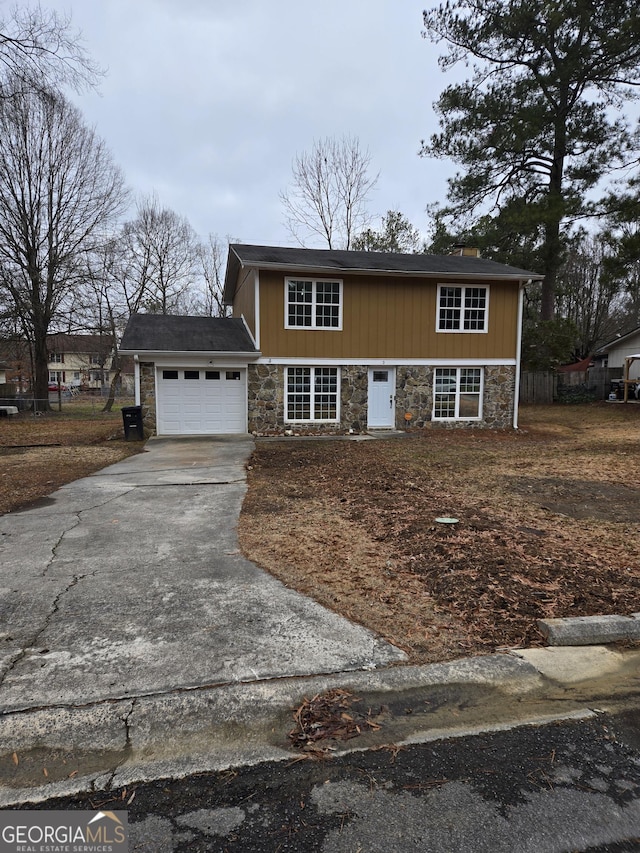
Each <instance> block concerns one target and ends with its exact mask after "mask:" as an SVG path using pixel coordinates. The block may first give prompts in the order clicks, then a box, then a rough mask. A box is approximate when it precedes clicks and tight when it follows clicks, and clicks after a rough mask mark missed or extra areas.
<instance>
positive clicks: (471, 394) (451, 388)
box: [431, 367, 484, 421]
mask: <svg viewBox="0 0 640 853" xmlns="http://www.w3.org/2000/svg"><path fill="white" fill-rule="evenodd" d="M483 391H484V369H483V368H482V367H437V368H436V369H435V370H434V373H433V411H432V414H431V418H432V420H434V421H480V420H482V397H483Z"/></svg>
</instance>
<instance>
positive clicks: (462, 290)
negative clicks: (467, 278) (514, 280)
mask: <svg viewBox="0 0 640 853" xmlns="http://www.w3.org/2000/svg"><path fill="white" fill-rule="evenodd" d="M488 331H489V285H488V284H482V285H477V284H469V285H463V284H439V285H438V293H437V301H436V332H445V333H447V332H458V333H461V334H471V335H474V334H486V333H487V332H488Z"/></svg>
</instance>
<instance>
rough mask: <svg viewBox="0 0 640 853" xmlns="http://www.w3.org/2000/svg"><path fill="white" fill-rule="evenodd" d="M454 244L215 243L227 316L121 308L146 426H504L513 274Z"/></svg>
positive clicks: (515, 314) (515, 350) (515, 330)
mask: <svg viewBox="0 0 640 853" xmlns="http://www.w3.org/2000/svg"><path fill="white" fill-rule="evenodd" d="M539 278H540V276H539V275H537V274H535V273H531V272H528V271H526V270H521V269H516V268H514V267H510V266H506V265H504V264H499V263H496V262H493V261H489V260H485V259H482V258H478V257H473V256H467V255H443V256H440V255H419V254H416V255H402V254H396V253H378V252H351V251H334V250H322V249H296V248H275V247H269V246H251V245H244V244H234V245H231V246H230V247H229V256H228V262H227V271H226V278H225V292H224V298H225V302H226V303H227V304H228V305H231V306H232V311H233V317H232V318H228V319H212V318H205V317H163V316H157V315H134V316H132V317H131V319H130V321H129V325H128V326H127V330H126V332H125V335H124V338H123V341H122V347H121V351H122V352H130V353H131V354H133V355H134V359H135V363H136V400H137V402H139V403H142V404H143V405H144V407H145V410H146V418H147V422H148V424H149V425H150V426H152V427H153V426H155V428H156V430H157V432H158V434H160V435H171V434H185V435H187V434H195V435H198V434H213V433H241V432H247V431H249V432H256V433H267V434H269V433H277V432H283V431H287V430H293V431H294V432H305V433H312V432H326V433H331V432H349V431H351V430H352V431H354V432H362V431H365V430H370V429H405V428H406V427H407V426H411V427H424V426H426V425H427V424H432V425H442V426H451V425H461V426H462V425H464V426H480V427H498V428H499V427H507V426H514V427H515V426H517V400H518V376H519V367H520V336H521V325H522V301H523V288H524V286H525V284H526V283H527V282H529V281H531V280H536V279H539Z"/></svg>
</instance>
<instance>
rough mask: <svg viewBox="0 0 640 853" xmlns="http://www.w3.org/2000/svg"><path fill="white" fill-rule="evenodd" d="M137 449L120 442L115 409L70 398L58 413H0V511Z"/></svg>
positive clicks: (134, 443) (139, 445)
mask: <svg viewBox="0 0 640 853" xmlns="http://www.w3.org/2000/svg"><path fill="white" fill-rule="evenodd" d="M141 449H142V442H140V441H129V442H127V441H125V440H124V434H123V427H122V414H121V412H120V409H119V408H118V409H117V410H116V411H113V412H110V413H109V414H101V413H100V411H99V409H98V408H97V407H96V406H95V403H91V402H88V403H87V402H83V401H79V402H75V401H74V402H73V403H69V404H67V405H65V409H64V411H63V412H62V413H59V412H55V411H54V412H50V413H47V414H45V415H42V416H40V417H33V415H32V414H28V413H25V414H20V415H18V416H17V417H11V418H0V514H3V513H6V512H11V511H12V510H15V509H18V508H19V507H23V506H25V505H28V504H30V503H32V502H33V501H35V500H37V499H38V498H41V497H44V496H45V495H49V494H51V492H54V491H55V490H56V489H59V488H60V486H63V485H64V484H65V483H70V482H71V481H72V480H77V479H79V478H80V477H86V476H87V475H88V474H92V473H93V472H94V471H99V470H100V469H101V468H104V467H105V466H107V465H111V464H113V463H114V462H119V461H120V460H121V459H124V458H125V457H127V456H131V455H132V454H133V453H138V452H139V451H140V450H141Z"/></svg>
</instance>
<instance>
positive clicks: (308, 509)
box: [240, 403, 640, 662]
mask: <svg viewBox="0 0 640 853" xmlns="http://www.w3.org/2000/svg"><path fill="white" fill-rule="evenodd" d="M639 439H640V406H636V405H632V404H629V405H626V406H625V405H617V404H608V403H601V404H591V405H586V406H554V407H528V408H523V409H522V412H521V429H520V430H518V431H517V432H515V431H513V430H509V431H505V432H494V431H478V430H445V429H430V430H426V431H424V432H419V433H418V432H416V433H412V434H410V435H409V436H407V437H403V438H399V439H388V440H375V441H345V440H342V441H341V440H308V439H305V438H302V437H297V438H292V439H288V440H277V441H273V440H271V441H270V440H266V441H259V442H258V445H257V449H256V452H255V454H254V456H253V459H252V461H251V469H250V472H249V492H248V495H247V498H246V499H245V503H244V507H243V513H242V517H241V524H240V539H241V545H242V548H243V551H244V553H245V554H246V555H247V556H248V557H249V558H250V559H252V560H254V561H255V562H257V563H258V564H259V565H261V566H263V567H264V568H266V569H267V570H268V571H270V572H271V573H272V574H274V575H275V576H276V577H278V578H280V579H281V580H282V581H284V583H286V584H287V585H289V586H291V587H293V588H295V589H298V590H300V591H301V592H304V593H306V594H308V595H311V596H313V597H314V598H315V599H316V600H318V601H319V602H321V603H322V604H324V605H326V606H328V607H330V608H332V609H334V610H337V611H339V612H341V613H343V614H344V615H346V616H348V617H349V618H351V619H354V620H355V621H358V622H360V623H361V624H363V625H366V626H367V627H369V628H371V629H372V630H374V631H376V632H378V633H379V634H381V635H382V636H384V637H386V638H387V639H389V640H390V641H391V642H394V643H396V644H397V645H399V646H401V647H402V648H404V649H405V650H406V651H407V652H408V654H409V657H410V660H411V661H413V662H432V661H438V660H445V659H451V658H452V657H456V656H460V655H468V654H475V653H482V652H490V651H493V650H495V649H499V648H507V647H518V646H522V645H527V646H528V645H536V644H539V643H541V642H542V638H541V636H540V634H539V632H538V630H537V627H536V619H538V618H541V617H557V616H580V615H593V614H607V613H622V614H630V613H633V612H640V525H639V524H638V520H639V518H640V441H639ZM442 516H450V517H455V518H457V519H458V523H457V524H454V525H444V524H440V523H438V522H437V521H436V518H439V517H442Z"/></svg>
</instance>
